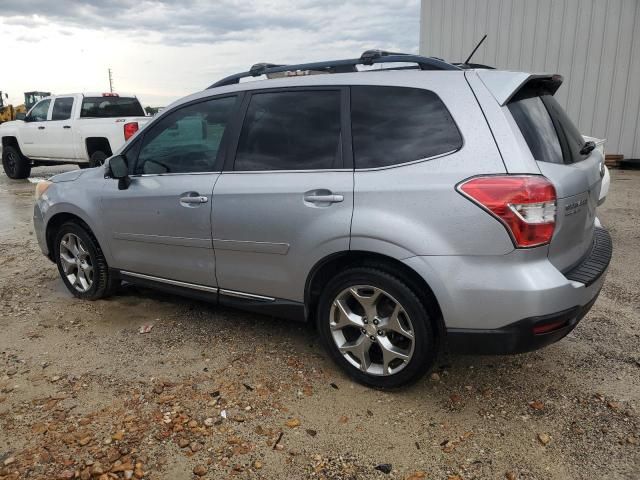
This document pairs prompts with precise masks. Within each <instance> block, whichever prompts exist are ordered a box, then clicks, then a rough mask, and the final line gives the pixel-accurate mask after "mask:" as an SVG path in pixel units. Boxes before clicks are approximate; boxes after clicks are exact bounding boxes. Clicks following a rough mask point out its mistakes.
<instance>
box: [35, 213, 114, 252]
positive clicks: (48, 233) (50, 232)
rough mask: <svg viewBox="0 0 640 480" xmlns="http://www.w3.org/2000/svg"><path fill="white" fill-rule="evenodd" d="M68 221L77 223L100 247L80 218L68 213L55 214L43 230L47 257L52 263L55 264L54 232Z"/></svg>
mask: <svg viewBox="0 0 640 480" xmlns="http://www.w3.org/2000/svg"><path fill="white" fill-rule="evenodd" d="M70 221H72V222H75V223H77V224H78V225H80V226H81V227H82V228H85V229H86V230H87V231H88V232H89V233H90V234H91V236H93V238H94V239H95V240H96V242H97V243H98V245H100V242H99V241H98V239H97V237H96V234H95V233H94V231H93V230H92V228H91V226H90V225H89V224H88V223H87V222H85V221H84V220H83V219H82V218H81V217H80V216H78V215H76V214H73V213H70V212H60V213H56V214H54V215H53V216H52V217H51V218H50V219H49V221H48V222H47V226H46V228H45V241H46V242H47V250H48V252H49V255H48V257H49V259H50V260H51V261H52V262H55V258H54V256H53V252H54V248H53V242H54V240H55V236H56V232H57V231H58V229H59V228H60V227H61V226H62V225H64V224H65V223H67V222H70ZM100 248H101V249H102V246H101V245H100Z"/></svg>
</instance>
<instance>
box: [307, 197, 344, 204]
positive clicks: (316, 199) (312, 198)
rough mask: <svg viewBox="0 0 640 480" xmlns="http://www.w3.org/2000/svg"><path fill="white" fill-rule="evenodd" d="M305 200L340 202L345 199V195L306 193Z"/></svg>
mask: <svg viewBox="0 0 640 480" xmlns="http://www.w3.org/2000/svg"><path fill="white" fill-rule="evenodd" d="M304 201H305V202H311V203H339V202H342V201H344V195H305V196H304Z"/></svg>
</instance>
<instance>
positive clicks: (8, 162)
mask: <svg viewBox="0 0 640 480" xmlns="http://www.w3.org/2000/svg"><path fill="white" fill-rule="evenodd" d="M2 167H3V168H4V173H6V174H7V177H9V178H13V179H14V180H18V179H22V178H28V177H29V175H31V161H30V160H29V159H28V158H26V157H25V156H24V155H22V153H20V150H19V149H17V148H16V147H14V146H12V145H7V146H5V147H4V148H3V149H2Z"/></svg>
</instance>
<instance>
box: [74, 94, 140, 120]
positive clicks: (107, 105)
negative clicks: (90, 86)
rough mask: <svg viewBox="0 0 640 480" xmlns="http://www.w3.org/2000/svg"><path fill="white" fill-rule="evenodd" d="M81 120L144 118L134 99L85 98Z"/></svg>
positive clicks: (137, 102)
mask: <svg viewBox="0 0 640 480" xmlns="http://www.w3.org/2000/svg"><path fill="white" fill-rule="evenodd" d="M80 117H81V118H112V117H144V110H142V105H140V102H139V101H138V99H137V98H134V97H85V98H84V99H83V100H82V110H81V111H80Z"/></svg>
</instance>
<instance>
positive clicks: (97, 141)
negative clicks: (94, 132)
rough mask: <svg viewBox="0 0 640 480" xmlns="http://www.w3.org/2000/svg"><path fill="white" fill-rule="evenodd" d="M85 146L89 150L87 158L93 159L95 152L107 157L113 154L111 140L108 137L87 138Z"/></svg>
mask: <svg viewBox="0 0 640 480" xmlns="http://www.w3.org/2000/svg"><path fill="white" fill-rule="evenodd" d="M85 146H86V148H87V158H91V155H93V154H94V153H95V152H104V153H105V154H106V155H107V157H110V156H111V155H112V154H113V151H112V150H111V144H110V143H109V139H108V138H106V137H87V138H86V139H85Z"/></svg>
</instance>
